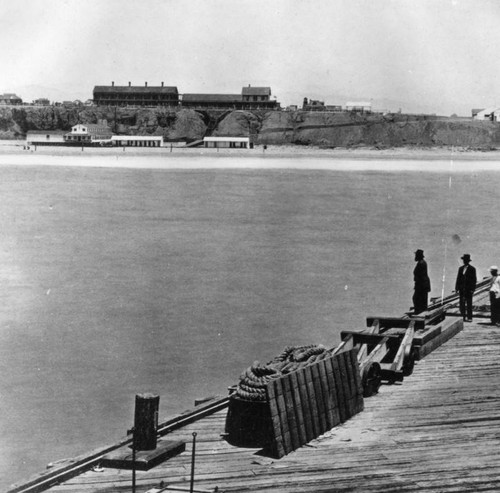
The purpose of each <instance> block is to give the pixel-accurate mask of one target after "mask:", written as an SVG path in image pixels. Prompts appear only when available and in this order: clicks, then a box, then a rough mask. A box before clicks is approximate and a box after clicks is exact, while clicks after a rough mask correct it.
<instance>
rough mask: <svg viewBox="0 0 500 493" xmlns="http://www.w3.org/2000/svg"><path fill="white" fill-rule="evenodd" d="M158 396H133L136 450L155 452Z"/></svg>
mask: <svg viewBox="0 0 500 493" xmlns="http://www.w3.org/2000/svg"><path fill="white" fill-rule="evenodd" d="M159 404H160V396H158V395H154V394H138V395H136V396H135V420H134V429H135V432H134V436H135V447H136V449H137V450H155V449H156V435H157V432H158V407H159Z"/></svg>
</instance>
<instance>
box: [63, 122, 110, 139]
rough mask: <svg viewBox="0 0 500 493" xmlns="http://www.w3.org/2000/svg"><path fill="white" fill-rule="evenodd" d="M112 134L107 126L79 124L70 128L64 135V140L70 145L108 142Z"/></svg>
mask: <svg viewBox="0 0 500 493" xmlns="http://www.w3.org/2000/svg"><path fill="white" fill-rule="evenodd" d="M112 135H113V132H111V129H110V128H109V127H108V126H107V125H96V124H94V123H79V124H78V125H73V126H72V127H71V132H68V133H66V135H65V136H64V139H65V140H66V142H71V143H91V142H95V141H99V140H109V139H111V136H112Z"/></svg>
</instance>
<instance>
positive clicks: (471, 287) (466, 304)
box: [455, 253, 477, 322]
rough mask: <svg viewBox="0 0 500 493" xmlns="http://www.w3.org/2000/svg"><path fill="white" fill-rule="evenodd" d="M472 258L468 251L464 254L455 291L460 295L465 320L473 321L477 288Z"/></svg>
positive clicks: (461, 311)
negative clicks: (474, 298) (474, 296)
mask: <svg viewBox="0 0 500 493" xmlns="http://www.w3.org/2000/svg"><path fill="white" fill-rule="evenodd" d="M470 261H471V258H470V255H469V254H468V253H464V255H463V256H462V262H463V263H464V265H462V266H461V267H460V268H459V269H458V274H457V282H456V283H455V291H456V292H457V293H458V294H459V296H460V314H461V315H462V317H463V319H464V321H466V322H472V295H473V294H474V291H475V290H476V283H477V277H476V269H475V268H474V267H473V266H472V265H471V264H470Z"/></svg>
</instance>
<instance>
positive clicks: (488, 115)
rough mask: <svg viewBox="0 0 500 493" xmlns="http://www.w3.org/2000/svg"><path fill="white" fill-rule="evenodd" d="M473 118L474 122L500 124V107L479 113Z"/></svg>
mask: <svg viewBox="0 0 500 493" xmlns="http://www.w3.org/2000/svg"><path fill="white" fill-rule="evenodd" d="M473 116H474V120H490V121H492V122H498V121H500V107H498V106H490V107H489V108H485V109H484V110H480V111H477V113H476V114H474V115H473Z"/></svg>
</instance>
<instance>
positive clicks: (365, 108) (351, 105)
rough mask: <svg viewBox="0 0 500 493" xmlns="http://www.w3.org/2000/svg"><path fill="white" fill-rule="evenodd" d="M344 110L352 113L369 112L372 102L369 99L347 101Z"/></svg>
mask: <svg viewBox="0 0 500 493" xmlns="http://www.w3.org/2000/svg"><path fill="white" fill-rule="evenodd" d="M345 110H346V111H352V112H354V113H371V112H372V103H371V102H370V101H348V102H347V103H346V104H345Z"/></svg>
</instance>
